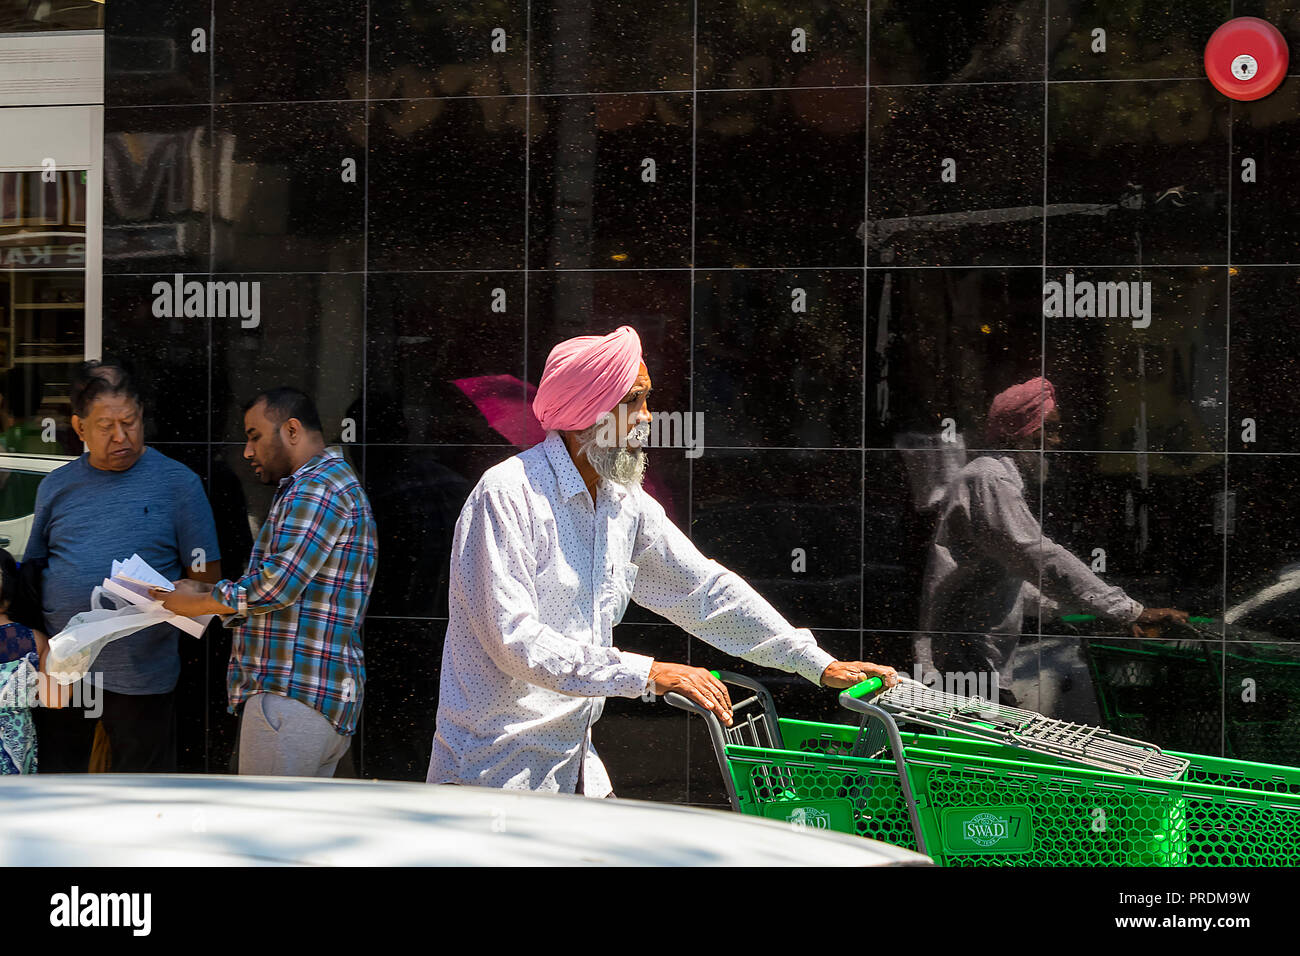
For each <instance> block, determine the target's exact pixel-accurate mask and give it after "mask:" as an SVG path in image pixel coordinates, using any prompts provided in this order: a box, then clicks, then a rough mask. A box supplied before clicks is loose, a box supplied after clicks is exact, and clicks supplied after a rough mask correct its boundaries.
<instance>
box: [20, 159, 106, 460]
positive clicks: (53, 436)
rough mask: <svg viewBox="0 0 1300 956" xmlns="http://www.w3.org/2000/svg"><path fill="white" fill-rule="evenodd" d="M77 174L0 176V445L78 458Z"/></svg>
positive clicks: (81, 193) (81, 307)
mask: <svg viewBox="0 0 1300 956" xmlns="http://www.w3.org/2000/svg"><path fill="white" fill-rule="evenodd" d="M85 269H86V172H85V171H84V170H60V171H54V172H51V173H48V174H47V173H42V172H40V171H34V172H0V446H2V447H3V448H4V450H7V451H11V452H24V453H29V454H45V455H50V454H77V453H78V452H80V450H81V443H80V441H79V440H78V439H77V437H76V435H75V434H74V433H73V431H72V426H71V422H70V408H69V404H68V399H69V395H68V391H69V383H70V382H71V379H72V371H73V369H74V368H75V367H76V365H77V363H79V362H80V361H81V360H82V358H83V356H84V353H85V333H86V312H85V309H86V306H85V301H84V300H85V285H86V278H85Z"/></svg>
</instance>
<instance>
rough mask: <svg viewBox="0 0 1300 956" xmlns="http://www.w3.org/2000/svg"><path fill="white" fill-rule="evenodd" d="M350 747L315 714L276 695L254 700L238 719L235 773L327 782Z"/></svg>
mask: <svg viewBox="0 0 1300 956" xmlns="http://www.w3.org/2000/svg"><path fill="white" fill-rule="evenodd" d="M351 743H352V738H351V737H345V736H344V735H343V734H340V733H339V732H338V731H337V730H335V729H334V725H333V724H331V723H330V722H329V721H328V720H326V719H325V716H324V715H323V714H321V713H320V712H319V711H317V710H314V709H313V708H311V707H308V706H307V705H306V704H304V703H302V701H298V700H294V699H293V698H292V697H282V696H280V695H279V694H267V693H261V694H254V695H253V696H252V697H249V698H248V699H247V700H246V701H245V702H244V712H243V715H242V716H241V717H240V719H239V772H240V773H241V774H262V775H264V776H265V775H269V776H276V777H332V776H334V768H335V767H336V766H337V765H338V762H339V760H340V759H341V758H342V757H343V755H344V754H345V753H347V750H348V747H349V746H350V745H351Z"/></svg>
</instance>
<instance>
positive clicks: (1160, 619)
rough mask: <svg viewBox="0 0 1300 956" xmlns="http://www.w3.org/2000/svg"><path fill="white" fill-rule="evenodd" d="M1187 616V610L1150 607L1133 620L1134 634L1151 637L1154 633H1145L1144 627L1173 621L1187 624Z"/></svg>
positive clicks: (1139, 636)
mask: <svg viewBox="0 0 1300 956" xmlns="http://www.w3.org/2000/svg"><path fill="white" fill-rule="evenodd" d="M1187 618H1188V614H1187V612H1186V611H1178V610H1175V609H1174V608H1171V607H1149V608H1147V609H1146V610H1145V611H1143V612H1142V613H1141V614H1139V615H1138V617H1137V620H1136V621H1134V622H1133V636H1134V637H1138V638H1141V637H1150V636H1152V635H1150V634H1145V633H1143V631H1142V628H1143V627H1151V626H1153V625H1160V624H1164V623H1167V622H1172V621H1177V622H1178V623H1179V624H1186V623H1187ZM1157 633H1158V631H1157Z"/></svg>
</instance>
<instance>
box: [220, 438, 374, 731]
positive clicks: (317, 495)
mask: <svg viewBox="0 0 1300 956" xmlns="http://www.w3.org/2000/svg"><path fill="white" fill-rule="evenodd" d="M376 554H377V547H376V541H375V519H374V516H373V515H372V514H371V512H370V502H369V501H368V500H367V499H366V493H365V491H363V490H362V488H361V482H360V481H358V480H357V476H356V473H355V472H354V471H353V470H352V468H351V467H350V466H349V465H348V463H347V462H346V461H344V460H343V459H342V458H341V457H339V456H338V455H337V454H335V453H334V452H333V451H326V452H325V453H324V454H322V455H317V456H316V457H315V458H313V459H312V460H311V461H309V462H307V463H306V464H305V465H303V466H302V467H301V468H299V469H298V470H297V471H296V472H294V473H293V474H292V475H291V476H289V477H288V478H284V479H281V481H280V487H279V489H278V490H277V491H276V495H275V501H274V502H273V503H272V505H271V513H270V514H269V515H267V518H266V523H265V524H263V525H262V530H261V532H260V533H259V534H258V536H257V542H256V543H255V544H254V545H253V553H252V555H251V556H250V557H249V559H248V573H247V574H245V575H244V576H243V577H242V578H239V579H238V580H237V581H219V582H218V583H217V585H216V586H215V587H214V588H213V589H212V596H213V598H215V599H216V600H218V601H220V602H221V603H222V604H225V605H226V606H227V607H233V608H237V609H238V611H237V612H236V613H235V614H234V615H232V616H231V617H229V618H227V619H226V624H227V626H233V627H234V635H233V640H232V642H231V649H230V667H229V669H228V670H227V672H226V687H227V690H228V691H229V694H230V710H231V712H232V713H233V712H234V711H235V709H236V707H237V706H238V705H239V703H240V702H241V701H243V700H244V699H245V698H247V697H251V696H252V695H253V694H256V693H259V692H267V693H272V694H281V695H283V696H285V697H292V698H294V699H295V700H299V701H302V702H303V703H304V704H306V705H307V706H309V707H311V708H313V709H314V710H316V711H318V712H320V713H321V714H323V715H324V716H325V717H326V718H327V719H328V720H329V722H330V723H331V724H333V725H334V727H335V728H336V729H337V730H338V732H339V733H341V734H349V735H350V734H352V733H354V732H355V731H356V727H357V718H358V717H359V716H360V714H361V698H362V689H363V687H364V685H365V680H366V665H365V657H364V656H363V654H362V652H361V630H360V629H361V620H362V618H363V617H364V616H365V613H366V605H367V603H368V602H369V600H370V588H371V585H372V583H373V581H374V575H375V560H376Z"/></svg>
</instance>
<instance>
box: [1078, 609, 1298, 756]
mask: <svg viewBox="0 0 1300 956" xmlns="http://www.w3.org/2000/svg"><path fill="white" fill-rule="evenodd" d="M1167 633H1168V635H1169V639H1161V640H1150V639H1142V640H1137V639H1128V638H1124V639H1119V638H1087V639H1085V640H1084V641H1083V649H1084V656H1085V657H1086V659H1087V662H1088V669H1089V671H1090V673H1091V675H1092V681H1093V686H1094V687H1095V688H1096V692H1097V704H1098V706H1099V707H1100V708H1101V714H1102V721H1103V723H1104V724H1105V725H1106V726H1107V727H1109V728H1110V729H1111V730H1113V731H1116V732H1118V733H1125V734H1133V735H1134V736H1140V737H1146V738H1150V739H1154V740H1162V741H1166V742H1169V743H1171V744H1173V745H1175V746H1179V747H1183V748H1186V749H1189V750H1197V751H1202V752H1210V753H1223V754H1224V755H1226V756H1229V757H1237V758H1240V759H1249V760H1264V761H1272V762H1277V763H1293V762H1296V760H1297V759H1298V758H1300V646H1297V645H1294V644H1282V643H1275V642H1260V641H1251V640H1248V639H1242V638H1241V637H1240V636H1239V634H1238V632H1237V630H1236V629H1234V628H1233V627H1232V626H1231V625H1229V626H1228V629H1227V634H1226V635H1225V634H1224V631H1223V626H1222V625H1220V624H1218V623H1217V622H1215V621H1213V620H1210V619H1208V618H1200V619H1197V618H1194V619H1193V621H1192V623H1191V624H1190V625H1186V626H1180V627H1174V628H1170V629H1168V631H1167ZM1225 636H1226V640H1225ZM1206 688H1209V689H1210V691H1209V692H1210V693H1212V694H1213V695H1214V696H1215V697H1220V696H1222V698H1223V700H1224V702H1225V709H1224V710H1223V711H1222V712H1220V710H1219V708H1217V707H1214V708H1208V707H1199V708H1188V707H1186V706H1184V705H1183V702H1185V701H1188V700H1194V699H1196V698H1198V697H1203V696H1204V695H1205V694H1206V692H1207V691H1206ZM1243 692H1245V694H1244V699H1243Z"/></svg>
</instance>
